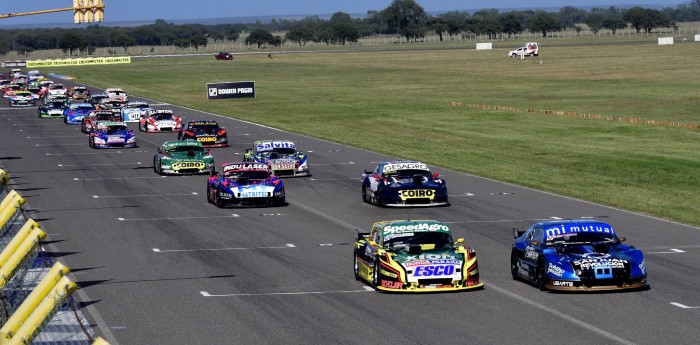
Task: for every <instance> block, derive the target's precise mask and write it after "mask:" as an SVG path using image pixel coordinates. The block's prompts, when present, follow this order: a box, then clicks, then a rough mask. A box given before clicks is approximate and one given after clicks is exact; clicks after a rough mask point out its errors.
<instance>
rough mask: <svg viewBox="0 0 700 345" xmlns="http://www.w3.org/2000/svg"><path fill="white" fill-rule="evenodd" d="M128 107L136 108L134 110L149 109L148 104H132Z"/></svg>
mask: <svg viewBox="0 0 700 345" xmlns="http://www.w3.org/2000/svg"><path fill="white" fill-rule="evenodd" d="M127 107H129V108H134V109H136V108H147V107H148V104H146V103H132V104H127Z"/></svg>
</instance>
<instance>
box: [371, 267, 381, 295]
mask: <svg viewBox="0 0 700 345" xmlns="http://www.w3.org/2000/svg"><path fill="white" fill-rule="evenodd" d="M378 285H379V264H377V262H376V261H375V262H374V267H373V269H372V287H373V288H374V289H375V290H377V286H378Z"/></svg>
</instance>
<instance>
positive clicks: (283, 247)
mask: <svg viewBox="0 0 700 345" xmlns="http://www.w3.org/2000/svg"><path fill="white" fill-rule="evenodd" d="M289 248H296V246H295V245H294V244H292V243H287V244H285V245H284V246H276V247H248V248H246V247H230V248H198V249H159V248H153V251H154V252H156V253H174V252H208V251H225V250H253V249H289Z"/></svg>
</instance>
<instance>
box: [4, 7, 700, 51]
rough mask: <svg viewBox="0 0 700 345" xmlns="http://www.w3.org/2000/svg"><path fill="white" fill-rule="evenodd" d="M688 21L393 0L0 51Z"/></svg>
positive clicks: (340, 40) (685, 14) (44, 41)
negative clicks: (358, 10)
mask: <svg viewBox="0 0 700 345" xmlns="http://www.w3.org/2000/svg"><path fill="white" fill-rule="evenodd" d="M688 21H700V0H692V1H691V2H689V3H687V4H681V5H679V6H678V7H676V8H670V7H669V8H663V9H662V10H654V9H648V8H642V7H633V8H629V9H619V8H616V7H614V6H611V7H608V8H593V9H591V10H590V11H586V10H583V9H580V8H576V7H573V6H565V7H562V8H561V9H559V11H558V12H546V11H540V10H537V11H534V10H528V11H510V12H504V13H500V12H499V11H498V10H497V9H487V10H480V11H476V12H474V13H471V14H470V13H468V12H460V11H451V12H446V13H443V14H440V15H437V16H431V15H429V14H428V13H427V12H426V11H425V10H424V9H423V7H421V6H420V5H419V4H418V3H417V2H416V1H415V0H394V1H393V2H392V3H391V4H390V5H389V6H388V7H387V8H385V9H383V10H381V11H369V12H367V16H365V17H364V18H352V17H351V16H350V15H348V14H347V13H343V12H337V13H335V14H333V16H332V17H331V18H330V19H329V20H326V19H322V18H319V17H318V16H311V17H307V18H304V19H302V20H287V19H280V20H275V19H273V20H271V21H270V23H265V24H263V23H261V22H256V23H248V24H241V23H231V24H217V25H202V24H181V25H176V24H172V23H168V22H166V21H165V20H163V19H158V20H156V21H155V23H154V24H150V25H143V26H138V27H110V26H99V25H90V26H88V27H86V28H80V29H61V28H54V29H50V30H48V29H9V30H0V54H6V53H8V52H9V51H16V52H21V53H25V52H31V51H34V50H42V49H62V50H63V51H64V52H66V53H68V54H73V53H74V52H75V51H80V52H82V53H88V54H90V53H92V52H93V51H94V50H95V48H97V47H121V48H123V49H124V50H125V51H126V49H127V48H128V47H131V46H137V45H140V46H158V45H170V46H173V45H174V46H176V47H182V48H185V47H193V48H195V49H197V48H199V47H200V46H205V45H207V44H208V43H209V42H210V41H213V42H214V43H216V42H217V41H224V40H228V41H234V42H235V41H237V40H239V38H240V37H241V34H242V33H245V34H247V35H246V36H245V37H246V38H245V44H247V45H254V46H257V47H260V46H262V45H272V46H277V45H280V44H282V43H283V42H285V41H288V42H294V43H296V44H299V45H301V46H303V45H305V44H307V43H308V42H317V43H319V42H321V43H326V44H340V45H343V44H346V43H352V42H357V40H358V39H359V38H360V37H368V36H372V35H398V36H402V37H405V38H406V39H407V40H410V39H416V40H417V39H421V38H422V37H425V36H426V35H427V34H437V35H438V36H439V37H440V40H443V39H444V38H445V36H455V35H462V34H476V35H486V36H487V37H489V38H496V37H498V35H504V34H505V35H507V36H508V37H511V36H513V35H518V34H520V33H522V32H524V31H529V32H537V33H541V35H542V36H543V37H546V36H547V35H548V34H549V33H551V32H557V31H561V30H566V29H574V30H577V31H581V30H583V27H582V26H581V24H586V25H587V26H588V28H589V29H590V30H592V31H593V33H598V31H600V30H601V29H608V30H611V31H612V32H613V34H615V33H616V31H617V30H621V29H626V28H633V29H634V30H635V31H636V32H642V31H643V32H646V33H650V32H652V30H654V29H656V28H670V27H674V28H675V23H676V22H688ZM272 32H286V34H285V36H284V37H281V36H273V34H272Z"/></svg>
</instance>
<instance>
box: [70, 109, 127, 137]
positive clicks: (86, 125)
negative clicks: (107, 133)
mask: <svg viewBox="0 0 700 345" xmlns="http://www.w3.org/2000/svg"><path fill="white" fill-rule="evenodd" d="M99 122H122V114H121V113H119V112H117V111H114V110H93V111H91V112H89V113H88V114H87V116H85V117H84V118H83V121H82V122H81V124H80V130H81V131H83V133H90V132H91V131H92V129H93V128H94V127H95V126H97V125H98V123H99Z"/></svg>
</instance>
